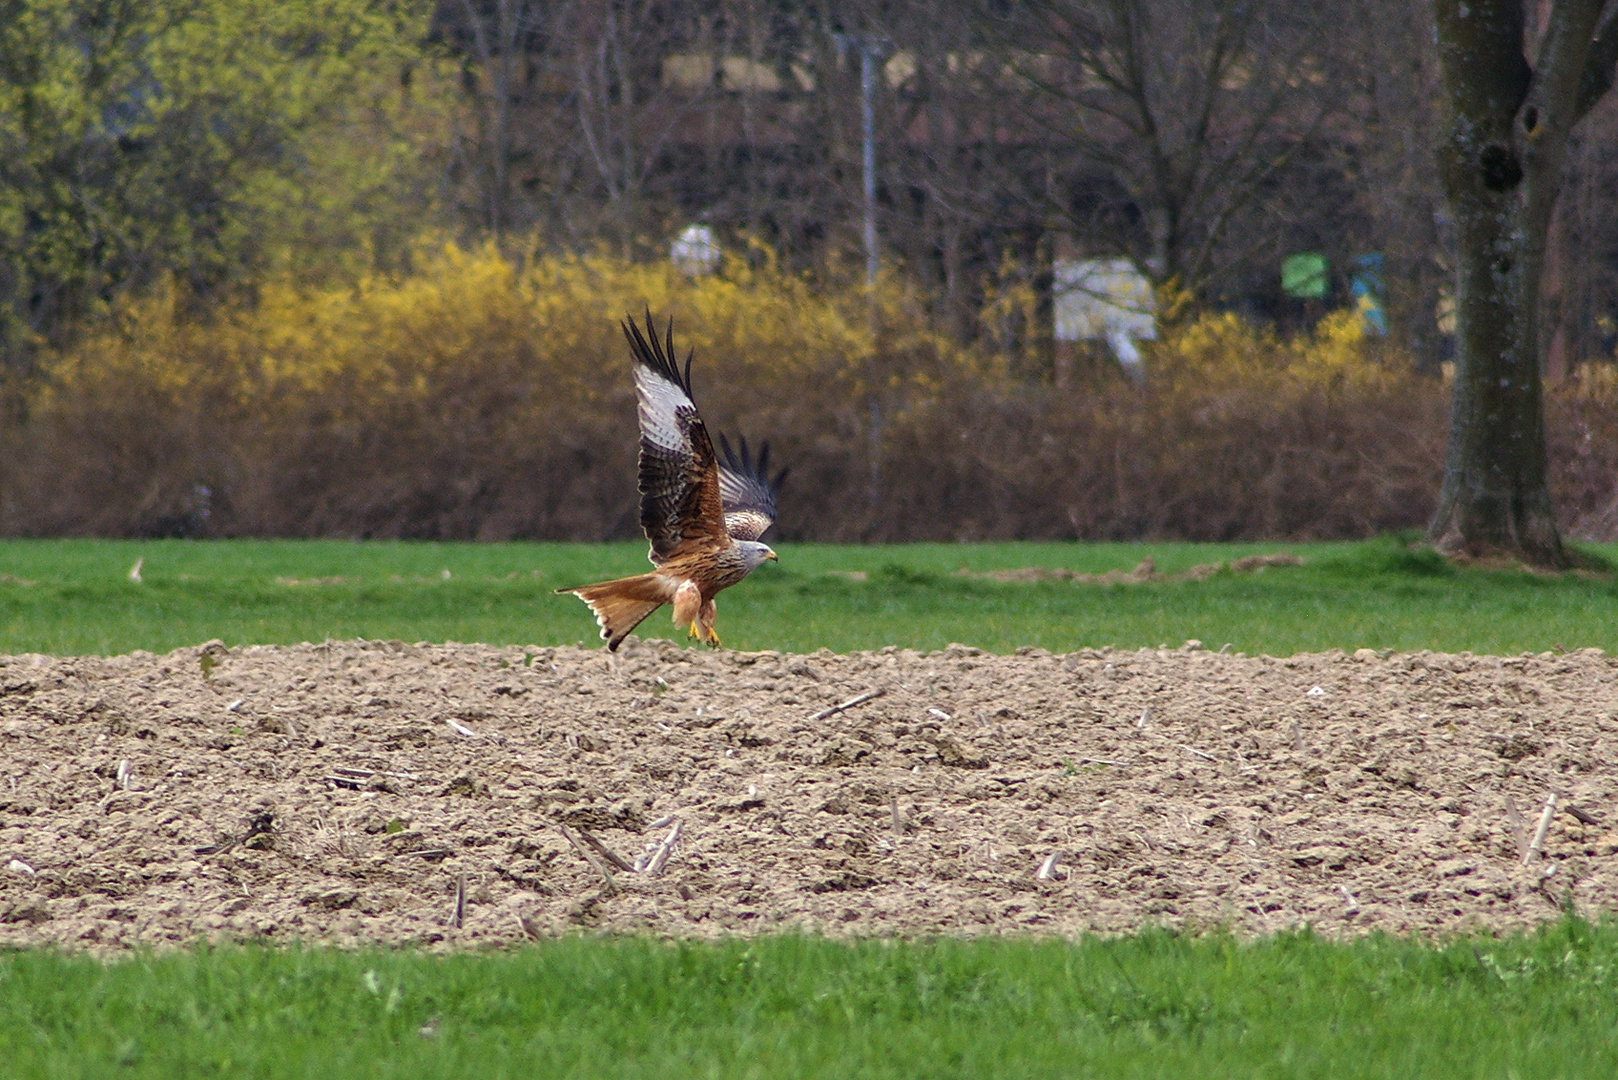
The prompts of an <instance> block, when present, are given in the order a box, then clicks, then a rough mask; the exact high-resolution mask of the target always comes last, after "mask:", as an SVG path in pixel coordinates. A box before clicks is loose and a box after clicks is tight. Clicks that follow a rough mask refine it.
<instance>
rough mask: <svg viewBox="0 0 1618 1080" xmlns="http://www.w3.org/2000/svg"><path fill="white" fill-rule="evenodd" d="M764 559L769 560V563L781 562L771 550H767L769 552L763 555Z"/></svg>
mask: <svg viewBox="0 0 1618 1080" xmlns="http://www.w3.org/2000/svg"><path fill="white" fill-rule="evenodd" d="M764 557H765V558H766V559H768V560H770V561H771V562H780V561H781V557H780V556H779V555H777V554H776V553H775V551H774V549H773V548H772V549H771V550H769V551H766V552H765V553H764Z"/></svg>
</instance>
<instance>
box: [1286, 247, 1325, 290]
mask: <svg viewBox="0 0 1618 1080" xmlns="http://www.w3.org/2000/svg"><path fill="white" fill-rule="evenodd" d="M1330 285H1331V266H1330V264H1329V263H1327V262H1326V256H1324V255H1322V254H1321V253H1320V252H1318V251H1300V252H1298V253H1297V254H1296V255H1288V256H1287V257H1286V260H1285V261H1284V262H1282V263H1281V291H1282V292H1284V293H1286V294H1287V295H1288V296H1291V297H1294V298H1296V299H1298V300H1324V299H1325V298H1326V292H1327V289H1328V287H1329V286H1330Z"/></svg>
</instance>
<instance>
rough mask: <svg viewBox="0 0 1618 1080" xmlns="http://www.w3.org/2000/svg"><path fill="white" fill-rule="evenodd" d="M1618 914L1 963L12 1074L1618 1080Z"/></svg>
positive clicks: (257, 951) (7, 957)
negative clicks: (1243, 929) (1355, 935)
mask: <svg viewBox="0 0 1618 1080" xmlns="http://www.w3.org/2000/svg"><path fill="white" fill-rule="evenodd" d="M1615 1023H1618V929H1615V928H1614V927H1613V926H1611V925H1606V924H1603V925H1599V926H1593V925H1590V924H1588V923H1584V922H1579V921H1577V920H1572V919H1569V920H1567V921H1564V922H1563V923H1561V924H1559V925H1556V926H1552V927H1547V928H1545V929H1543V930H1541V931H1539V932H1538V933H1535V934H1531V935H1524V936H1519V937H1512V938H1507V939H1501V940H1489V939H1478V940H1459V941H1454V942H1449V943H1446V944H1441V945H1428V944H1423V943H1418V942H1412V941H1403V940H1398V939H1393V938H1387V937H1381V936H1373V937H1368V938H1362V939H1360V940H1357V941H1352V942H1346V943H1335V942H1329V941H1325V940H1322V939H1320V938H1317V937H1315V936H1313V935H1312V934H1310V933H1307V932H1302V933H1294V934H1284V935H1281V936H1279V937H1276V938H1271V939H1267V940H1260V941H1252V942H1244V941H1239V940H1237V939H1235V938H1233V937H1231V936H1229V935H1226V934H1223V933H1217V932H1216V933H1211V934H1207V935H1204V936H1195V935H1181V934H1174V933H1169V932H1164V931H1147V932H1145V933H1142V934H1139V935H1137V936H1134V937H1129V938H1120V939H1114V940H1107V941H1102V940H1097V939H1084V940H1080V941H1077V942H1061V941H1037V940H1028V939H994V938H988V939H978V940H948V939H946V940H936V941H914V942H906V941H897V942H895V941H867V942H856V943H838V942H831V941H825V940H819V939H815V938H805V937H775V938H762V939H755V940H752V941H740V940H733V941H726V942H720V943H705V942H675V943H668V942H661V941H653V940H649V939H616V940H614V939H600V938H571V939H563V940H558V941H551V942H545V943H542V944H537V945H533V946H529V947H526V948H522V949H517V950H513V951H510V952H504V953H498V954H492V955H489V954H485V955H469V954H459V955H449V956H442V955H440V956H434V955H428V954H425V953H422V952H417V951H411V950H398V951H382V950H376V949H366V950H360V951H354V952H344V951H336V950H324V949H320V950H317V949H268V948H258V947H227V948H214V949H209V948H200V949H196V950H192V951H186V952H173V953H167V954H164V955H159V956H149V955H148V956H136V957H131V958H127V959H122V960H116V961H113V962H111V963H106V962H103V961H100V960H96V959H93V958H90V957H80V956H72V955H64V954H60V953H52V952H43V951H40V952H18V953H11V954H3V955H0V1054H3V1055H4V1060H5V1061H6V1075H7V1076H10V1077H17V1078H19V1080H23V1078H34V1077H60V1076H103V1075H118V1076H127V1077H131V1078H140V1077H164V1078H167V1077H174V1076H214V1075H219V1076H255V1077H264V1078H267V1080H278V1078H283V1077H285V1078H291V1077H300V1076H311V1075H319V1076H322V1077H326V1078H330V1080H343V1078H349V1077H356V1078H357V1077H399V1078H403V1077H412V1078H416V1077H419V1078H431V1077H467V1076H487V1077H518V1076H568V1077H597V1076H600V1077H615V1078H616V1077H658V1078H681V1077H698V1076H701V1077H766V1076H772V1077H773V1076H779V1077H793V1078H803V1080H809V1078H814V1077H828V1078H830V1077H836V1078H839V1080H842V1078H854V1077H859V1078H866V1077H869V1078H894V1080H898V1078H903V1077H918V1078H919V1077H928V1078H946V1077H962V1078H967V1077H970V1078H978V1077H987V1076H1018V1077H1071V1076H1085V1077H1120V1078H1122V1077H1162V1076H1174V1077H1182V1078H1185V1080H1202V1078H1226V1077H1229V1078H1241V1080H1247V1078H1250V1077H1255V1076H1261V1077H1267V1078H1273V1080H1291V1078H1298V1080H1315V1078H1318V1077H1327V1076H1329V1077H1332V1078H1333V1080H1358V1078H1362V1077H1363V1078H1378V1080H1380V1078H1383V1077H1388V1076H1412V1077H1418V1076H1419V1077H1422V1078H1423V1080H1445V1078H1450V1077H1455V1078H1463V1077H1464V1078H1471V1077H1479V1076H1514V1077H1520V1078H1522V1080H1531V1078H1539V1077H1545V1078H1551V1077H1573V1076H1589V1077H1595V1076H1604V1075H1606V1076H1610V1075H1613V1072H1614V1070H1615V1069H1618V1043H1615V1042H1614V1041H1613V1040H1612V1038H1611V1037H1610V1036H1611V1031H1612V1029H1613V1025H1614V1024H1615Z"/></svg>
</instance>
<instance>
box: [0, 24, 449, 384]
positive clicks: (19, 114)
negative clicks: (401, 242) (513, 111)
mask: <svg viewBox="0 0 1618 1080" xmlns="http://www.w3.org/2000/svg"><path fill="white" fill-rule="evenodd" d="M426 14H427V7H426V5H424V4H420V3H413V2H411V0H150V2H148V0H0V266H4V267H6V273H5V274H4V275H0V347H4V348H5V349H6V350H7V351H8V352H9V353H10V355H11V357H12V359H13V360H15V359H17V358H18V357H19V356H21V355H23V353H24V352H25V351H26V350H27V349H28V348H29V347H31V346H32V345H34V344H35V343H37V342H38V341H39V340H40V339H41V337H45V338H49V337H51V336H53V335H57V334H58V333H59V332H61V331H64V330H65V329H66V328H67V327H68V326H69V325H70V324H72V323H73V322H74V321H75V320H82V319H83V318H84V317H85V316H87V315H91V314H94V313H96V312H98V311H102V310H104V309H105V307H106V305H107V303H108V302H109V301H110V300H112V299H114V298H115V297H117V296H118V295H120V294H121V293H122V292H123V291H124V290H125V289H126V288H129V287H140V286H144V285H150V284H152V283H154V282H156V281H162V280H164V279H165V278H166V277H167V276H168V275H170V274H172V275H174V276H175V277H176V278H177V279H178V280H179V281H180V282H181V283H182V285H183V286H184V287H185V288H186V289H187V290H188V291H189V292H191V293H193V294H196V295H207V294H211V293H215V292H218V291H219V290H221V289H223V288H226V287H229V286H232V285H244V284H246V283H247V282H249V281H251V280H252V278H253V277H254V276H255V275H256V274H258V273H260V272H262V271H264V270H265V269H266V268H268V267H269V266H271V265H272V263H273V261H274V257H275V255H276V254H277V252H278V251H279V252H281V253H282V254H285V253H286V251H287V247H288V245H289V244H296V243H298V242H299V240H300V239H304V238H305V237H301V236H300V233H307V232H308V231H309V230H310V229H311V228H313V225H312V222H313V221H314V220H315V219H319V220H321V221H323V222H324V223H325V228H326V229H327V230H328V232H329V231H330V230H333V229H335V230H337V231H338V232H341V233H343V235H341V236H332V235H327V236H326V237H325V239H326V241H327V242H328V243H327V247H328V248H332V249H341V248H343V247H345V246H346V247H353V246H355V245H362V244H365V243H370V242H374V237H375V235H376V233H377V232H378V231H379V229H378V227H379V225H380V219H379V218H378V217H377V216H376V215H377V214H382V215H383V216H384V217H388V216H392V217H395V218H396V219H397V220H399V221H403V220H405V219H406V216H407V215H410V214H411V212H412V210H414V209H416V208H415V207H413V206H412V205H411V203H410V201H409V200H404V201H402V202H399V204H398V205H397V206H396V207H394V208H392V209H389V210H387V211H383V210H381V209H380V203H381V202H382V201H383V200H391V201H398V200H399V196H400V195H401V194H402V191H403V189H402V188H400V187H399V185H397V184H393V183H391V180H392V179H393V178H394V177H396V176H397V175H398V174H399V172H400V170H401V169H403V168H404V167H405V165H406V162H405V159H404V158H403V156H402V155H401V154H400V148H401V145H402V139H401V137H400V135H399V133H398V132H397V130H396V129H395V128H393V127H392V126H391V125H390V124H389V123H388V122H387V117H386V115H385V114H386V107H385V103H384V98H385V93H384V91H385V90H386V87H387V86H388V85H389V84H390V83H391V84H392V85H394V86H396V85H397V81H398V75H399V72H400V70H401V68H402V67H403V66H404V65H406V64H409V63H411V62H412V61H414V60H415V59H416V58H417V57H418V56H419V46H417V45H416V44H415V42H417V41H419V40H421V38H422V36H423V33H424V30H425V19H426ZM313 191H318V192H320V194H319V195H318V196H316V195H312V194H311V192H313ZM312 199H325V200H327V201H328V204H327V205H325V206H317V205H312V204H311V200H312ZM334 199H335V200H337V201H336V202H335V203H334V202H331V200H334ZM366 207H369V208H370V212H369V215H368V213H367V212H365V208H366ZM339 222H340V224H339Z"/></svg>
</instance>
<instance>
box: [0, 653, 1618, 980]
mask: <svg viewBox="0 0 1618 1080" xmlns="http://www.w3.org/2000/svg"><path fill="white" fill-rule="evenodd" d="M1193 645H1194V643H1192V645H1188V647H1186V648H1183V649H1179V650H1151V651H1142V652H1105V651H1086V652H1081V653H1075V654H1072V655H1068V656H1053V655H1050V654H1046V653H1043V652H1038V651H1033V652H1026V653H1025V654H1023V655H1017V656H991V655H985V654H982V653H979V652H978V651H977V650H974V649H970V648H966V647H962V646H952V647H950V648H949V649H946V650H943V651H942V652H938V653H934V654H930V655H921V654H918V653H915V652H907V651H898V650H884V651H882V652H877V653H862V654H855V655H847V656H843V655H832V654H830V653H822V654H818V655H810V656H792V655H778V654H775V653H735V652H727V651H717V652H703V651H697V650H690V649H679V648H676V647H674V646H673V645H672V644H669V643H665V642H656V641H650V642H637V641H633V640H632V641H631V642H630V643H628V644H627V645H626V646H625V649H624V651H623V653H622V654H621V655H620V656H618V657H617V658H611V657H609V656H608V655H607V654H606V653H604V652H602V651H600V650H581V649H574V648H556V649H542V648H530V649H526V650H525V649H520V648H492V647H485V646H478V645H405V644H402V643H399V642H392V643H388V642H333V643H329V644H325V645H313V646H311V645H305V646H298V647H290V648H279V647H267V646H266V647H247V648H233V649H227V648H225V647H223V646H222V645H219V644H217V643H213V644H209V645H205V646H201V647H198V648H190V649H182V650H179V651H176V652H173V653H170V654H168V655H166V656H153V655H151V654H145V653H136V654H133V655H130V656H115V657H109V658H97V657H72V658H57V657H46V656H10V657H0V944H9V945H30V944H43V943H56V944H60V945H64V946H69V947H74V948H87V949H94V950H98V951H99V950H118V949H122V948H127V947H133V946H137V945H142V944H149V945H164V944H178V943H185V942H191V941H195V940H198V939H210V940H217V939H219V938H222V937H223V938H233V939H266V940H270V941H294V940H302V941H309V942H335V943H339V944H353V943H361V942H415V943H428V944H432V945H434V946H435V947H439V948H450V947H471V946H480V945H486V944H492V943H499V942H507V941H512V940H516V939H521V938H522V937H524V935H525V934H530V935H536V936H544V935H550V934H559V933H566V932H569V931H571V930H576V929H579V928H586V929H591V930H598V931H599V930H605V931H614V932H627V933H649V934H657V935H694V936H703V935H723V934H753V933H760V932H767V931H781V930H785V929H789V928H800V929H809V930H812V931H815V932H821V933H829V934H839V935H842V934H855V935H888V934H904V935H928V934H960V933H967V934H982V933H1032V934H1074V933H1078V932H1082V931H1086V930H1096V931H1103V932H1111V931H1123V930H1129V929H1133V928H1137V927H1140V926H1143V925H1147V924H1166V925H1190V926H1206V925H1212V924H1224V925H1228V926H1231V927H1232V928H1234V929H1236V930H1237V931H1238V932H1242V933H1263V932H1270V931H1275V930H1279V929H1282V928H1285V927H1291V926H1298V925H1303V924H1312V925H1313V926H1315V927H1316V928H1317V929H1319V930H1320V931H1322V932H1324V933H1328V934H1334V935H1335V934H1344V933H1350V934H1351V933H1360V932H1364V931H1367V930H1371V929H1384V930H1389V931H1404V932H1409V931H1418V932H1434V933H1444V932H1450V931H1462V930H1472V929H1488V930H1502V929H1507V928H1514V927H1520V926H1525V925H1529V924H1533V923H1536V922H1540V921H1544V920H1547V919H1552V918H1555V917H1556V916H1557V914H1558V912H1559V910H1560V909H1561V908H1563V907H1565V906H1567V905H1572V906H1573V907H1574V908H1576V909H1577V910H1578V911H1580V912H1582V913H1585V914H1589V915H1598V914H1600V913H1603V912H1607V911H1611V910H1613V909H1614V908H1618V872H1615V864H1618V832H1614V831H1613V826H1614V825H1618V806H1615V805H1614V794H1615V791H1618V766H1615V764H1614V762H1615V758H1618V661H1615V660H1613V659H1611V658H1609V657H1607V656H1606V655H1604V654H1603V653H1601V652H1598V651H1595V650H1586V651H1582V652H1576V653H1571V654H1567V655H1554V654H1550V653H1546V654H1541V655H1538V656H1524V657H1506V658H1502V657H1493V656H1471V655H1464V654H1463V655H1459V656H1449V655H1435V654H1430V653H1421V654H1395V655H1391V656H1378V655H1376V654H1373V653H1370V652H1367V651H1362V652H1360V653H1358V654H1355V655H1352V656H1346V655H1343V654H1340V653H1330V654H1320V655H1304V656H1295V657H1291V658H1286V659H1276V658H1269V657H1243V656H1231V655H1219V654H1214V653H1210V652H1206V651H1202V650H1200V649H1198V648H1195V647H1192V646H1193ZM873 694H874V695H876V696H871V695H873ZM852 699H862V700H859V701H858V703H856V704H853V705H851V706H850V707H848V708H846V709H844V710H842V711H838V712H831V713H829V714H828V713H827V712H826V710H830V709H832V708H833V707H834V706H837V705H839V704H842V703H846V702H849V701H851V700H852ZM817 714H819V715H818V716H817ZM1553 794H1555V795H1556V797H1557V801H1556V804H1555V806H1554V809H1553V811H1552V812H1551V813H1550V814H1549V815H1548V816H1546V817H1544V820H1545V822H1546V828H1545V830H1544V833H1543V837H1542V838H1541V841H1540V845H1539V848H1538V849H1533V850H1530V849H1532V848H1533V843H1534V839H1535V835H1536V833H1537V832H1539V831H1540V830H1539V826H1540V824H1541V819H1542V812H1543V811H1544V808H1545V807H1546V804H1547V800H1548V799H1549V798H1550V797H1551V796H1552V795H1553ZM676 826H678V828H679V836H678V838H677V840H676V841H675V842H674V843H672V844H665V841H666V840H667V839H668V837H669V835H670V833H671V832H672V831H673V830H674V829H675V828H676ZM569 833H571V834H572V836H573V837H574V840H576V843H575V842H574V840H570V839H569V838H568V834H569ZM590 837H594V838H595V839H597V840H599V842H600V844H601V845H602V846H603V847H604V848H606V849H609V850H610V851H611V853H612V855H614V856H616V857H618V858H619V859H621V860H622V862H623V863H624V864H625V865H627V866H629V867H630V869H624V868H622V867H618V868H614V866H613V865H612V863H611V862H610V861H609V857H608V856H605V855H602V854H599V853H597V849H595V848H593V847H591V845H590V842H589V838H590ZM660 846H661V847H663V848H664V849H665V850H664V851H663V855H664V856H665V857H666V862H665V864H664V865H663V866H662V868H661V872H660V873H657V874H655V875H654V874H652V873H649V872H646V871H645V870H644V869H642V870H640V871H637V870H635V869H634V867H635V866H636V865H641V866H642V867H644V865H645V863H646V862H647V860H648V859H650V858H652V857H653V856H654V855H655V854H656V853H657V852H658V849H659V848H660ZM585 851H589V852H590V853H591V856H592V857H593V858H594V860H595V864H599V868H598V866H597V865H595V864H593V863H592V862H591V861H589V860H588V859H587V857H586V856H585V855H584V854H583V852H585ZM1525 852H1526V853H1527V857H1526V858H1525V857H1524V853H1525ZM607 874H610V875H611V880H610V881H609V880H608V877H607ZM458 894H459V896H460V912H461V915H460V919H459V921H460V924H461V925H459V926H457V925H455V923H456V918H455V911H456V906H457V895H458Z"/></svg>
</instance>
